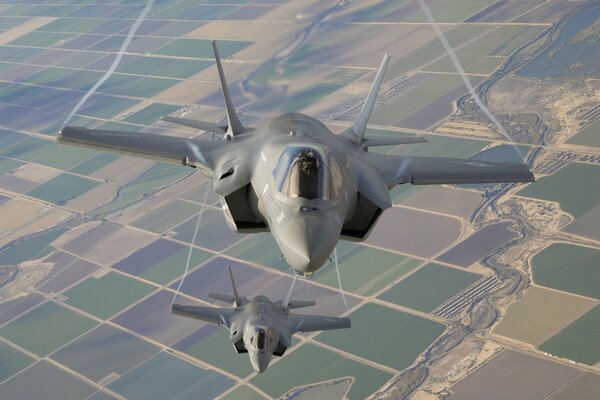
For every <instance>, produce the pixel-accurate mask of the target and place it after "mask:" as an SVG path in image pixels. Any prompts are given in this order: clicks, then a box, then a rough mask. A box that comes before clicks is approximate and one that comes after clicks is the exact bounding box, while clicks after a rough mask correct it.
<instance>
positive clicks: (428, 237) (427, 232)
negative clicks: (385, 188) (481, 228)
mask: <svg viewBox="0 0 600 400" xmlns="http://www.w3.org/2000/svg"><path fill="white" fill-rule="evenodd" d="M461 228H462V224H461V222H460V221H459V220H458V219H455V218H450V217H444V216H441V215H438V214H431V213H427V212H422V211H417V210H412V209H408V208H402V207H392V208H388V209H387V210H385V211H384V212H383V215H382V216H381V218H380V220H379V221H378V223H377V225H376V226H375V228H374V229H373V232H372V233H371V235H370V236H369V238H368V239H367V240H366V243H368V244H370V245H373V246H376V247H380V248H383V249H387V250H392V251H394V250H395V251H398V252H402V253H407V254H413V255H416V256H418V257H431V256H433V255H435V254H437V253H438V252H440V251H441V250H443V249H445V248H447V247H448V246H450V245H451V244H452V243H453V242H454V241H455V240H456V239H458V237H459V235H460V233H461Z"/></svg>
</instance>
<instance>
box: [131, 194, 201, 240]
mask: <svg viewBox="0 0 600 400" xmlns="http://www.w3.org/2000/svg"><path fill="white" fill-rule="evenodd" d="M201 209H202V206H201V205H199V204H195V203H190V202H189V201H182V200H173V201H170V202H168V203H167V204H165V205H162V206H160V207H158V208H157V209H155V210H153V211H151V212H149V213H148V214H144V215H142V216H140V217H138V218H136V219H135V220H133V221H132V222H131V223H130V224H129V225H132V226H135V227H138V228H141V229H145V230H147V231H150V232H156V233H162V232H164V231H166V230H168V229H169V228H173V227H174V226H176V225H179V224H180V223H181V222H183V221H185V220H186V219H188V218H190V217H192V216H193V215H195V214H197V213H198V212H199V211H200V210H201Z"/></svg>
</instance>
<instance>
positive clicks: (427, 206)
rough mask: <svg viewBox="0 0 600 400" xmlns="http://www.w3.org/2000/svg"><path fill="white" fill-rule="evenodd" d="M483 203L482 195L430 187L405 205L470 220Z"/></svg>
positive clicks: (448, 188) (447, 188)
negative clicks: (478, 206)
mask: <svg viewBox="0 0 600 400" xmlns="http://www.w3.org/2000/svg"><path fill="white" fill-rule="evenodd" d="M480 202H481V193H477V192H470V191H467V190H460V189H454V188H451V187H443V186H430V187H428V188H427V189H425V190H423V191H421V192H419V193H417V194H416V195H415V196H414V197H412V198H410V199H409V200H408V201H405V202H404V203H403V204H404V205H406V206H409V207H415V208H421V209H423V210H430V211H435V212H439V213H442V214H450V215H454V216H457V217H461V218H463V219H468V218H469V217H470V216H471V214H472V213H473V211H474V210H475V208H476V207H477V205H478V204H479V203H480Z"/></svg>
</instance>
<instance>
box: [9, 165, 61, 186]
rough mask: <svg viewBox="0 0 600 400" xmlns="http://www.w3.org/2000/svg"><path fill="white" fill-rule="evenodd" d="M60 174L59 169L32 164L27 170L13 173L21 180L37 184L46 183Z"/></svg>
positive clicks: (23, 169) (22, 169)
mask: <svg viewBox="0 0 600 400" xmlns="http://www.w3.org/2000/svg"><path fill="white" fill-rule="evenodd" d="M58 174H60V170H58V169H54V168H50V167H46V166H44V165H39V164H33V163H30V164H28V165H27V167H26V168H19V169H17V170H16V171H15V172H14V173H13V176H16V177H17V178H21V179H27V180H28V181H31V182H35V183H44V182H46V181H49V180H50V179H52V178H54V177H56V176H58Z"/></svg>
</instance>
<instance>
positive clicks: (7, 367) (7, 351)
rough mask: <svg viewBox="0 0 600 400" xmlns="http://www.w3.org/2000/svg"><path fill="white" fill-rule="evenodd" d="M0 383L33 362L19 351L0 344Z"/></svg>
mask: <svg viewBox="0 0 600 400" xmlns="http://www.w3.org/2000/svg"><path fill="white" fill-rule="evenodd" d="M0 360H2V362H1V363H0V382H3V381H5V380H6V379H8V378H9V377H11V376H13V375H14V374H16V373H17V372H19V371H21V370H23V369H24V368H25V367H27V366H29V365H31V364H33V362H34V361H35V360H34V359H33V358H31V357H29V356H28V355H26V354H24V353H21V352H20V351H19V350H16V349H14V348H13V347H11V346H9V345H7V344H5V343H2V342H0Z"/></svg>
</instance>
